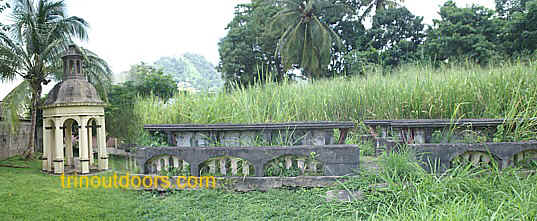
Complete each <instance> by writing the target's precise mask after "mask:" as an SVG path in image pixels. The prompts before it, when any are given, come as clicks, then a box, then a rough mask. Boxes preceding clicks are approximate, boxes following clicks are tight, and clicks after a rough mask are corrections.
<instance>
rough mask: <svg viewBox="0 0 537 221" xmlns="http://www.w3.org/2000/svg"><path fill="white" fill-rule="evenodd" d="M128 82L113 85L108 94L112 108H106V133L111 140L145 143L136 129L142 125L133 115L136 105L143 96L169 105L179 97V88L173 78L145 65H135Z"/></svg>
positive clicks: (142, 136)
mask: <svg viewBox="0 0 537 221" xmlns="http://www.w3.org/2000/svg"><path fill="white" fill-rule="evenodd" d="M127 78H128V79H129V80H128V81H126V82H124V83H121V84H119V85H112V86H111V88H110V93H108V101H109V105H108V106H107V107H106V108H105V113H106V114H105V116H106V122H107V124H106V126H107V128H106V131H108V133H109V135H110V136H113V137H119V138H122V139H124V140H126V141H127V142H128V143H131V144H132V143H135V142H136V141H145V140H146V139H144V134H140V130H139V128H137V127H136V126H137V124H136V123H135V122H139V118H138V116H136V115H135V113H134V111H133V107H134V101H135V100H136V99H137V98H138V97H144V96H156V97H158V98H159V99H161V100H163V101H167V100H169V99H170V98H171V97H172V96H173V95H174V94H175V93H176V91H177V85H176V83H175V81H174V80H173V78H172V77H171V76H170V75H166V74H164V73H163V72H162V70H160V69H156V68H154V67H152V66H149V65H146V64H144V63H141V64H139V65H133V66H132V67H131V69H130V70H129V72H128V73H127ZM126 122H128V123H126Z"/></svg>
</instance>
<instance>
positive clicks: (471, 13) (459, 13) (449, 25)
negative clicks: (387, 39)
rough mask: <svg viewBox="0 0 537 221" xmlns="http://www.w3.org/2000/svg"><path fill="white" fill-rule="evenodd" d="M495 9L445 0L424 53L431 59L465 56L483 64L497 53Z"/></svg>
mask: <svg viewBox="0 0 537 221" xmlns="http://www.w3.org/2000/svg"><path fill="white" fill-rule="evenodd" d="M493 15H494V11H493V10H490V9H487V8H485V7H483V6H476V5H472V7H470V8H458V7H457V6H456V5H455V2H453V1H451V0H450V1H447V2H446V3H444V5H443V6H442V8H440V17H441V19H440V20H436V19H435V20H433V22H434V27H433V28H430V29H429V30H428V33H427V40H426V42H425V45H424V47H425V53H426V54H427V55H428V56H429V57H431V58H433V60H445V59H449V58H451V59H460V58H463V59H464V58H468V59H470V60H472V61H475V62H477V63H481V64H486V63H488V62H489V61H491V60H492V59H493V58H494V57H495V56H496V55H497V48H496V44H495V43H496V42H497V40H498V39H497V36H498V34H499V26H498V22H497V21H496V20H495V19H494V18H493Z"/></svg>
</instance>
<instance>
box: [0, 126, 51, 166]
mask: <svg viewBox="0 0 537 221" xmlns="http://www.w3.org/2000/svg"><path fill="white" fill-rule="evenodd" d="M9 127H10V125H9V123H8V122H5V121H0V160H4V159H7V158H9V157H12V156H16V155H20V154H22V153H23V152H24V150H25V149H26V147H27V146H28V135H29V133H30V128H31V123H30V122H29V121H21V122H20V127H19V129H18V130H17V132H15V134H10V132H9V130H10V129H9ZM42 139H43V138H42V132H41V130H38V132H37V137H36V151H37V152H42V145H41V143H42Z"/></svg>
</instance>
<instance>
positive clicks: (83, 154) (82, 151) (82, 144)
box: [78, 117, 89, 174]
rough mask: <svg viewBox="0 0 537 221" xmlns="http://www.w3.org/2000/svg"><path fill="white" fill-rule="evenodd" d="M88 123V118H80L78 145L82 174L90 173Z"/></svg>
mask: <svg viewBox="0 0 537 221" xmlns="http://www.w3.org/2000/svg"><path fill="white" fill-rule="evenodd" d="M87 122H88V117H81V118H80V122H79V123H80V125H79V126H80V127H79V129H78V132H79V136H80V137H79V139H78V140H79V143H78V159H80V173H81V174H86V173H89V154H88V130H86V125H87Z"/></svg>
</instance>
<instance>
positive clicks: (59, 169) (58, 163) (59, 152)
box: [54, 118, 64, 174]
mask: <svg viewBox="0 0 537 221" xmlns="http://www.w3.org/2000/svg"><path fill="white" fill-rule="evenodd" d="M54 125H55V127H54V129H55V130H54V137H55V138H54V141H55V143H56V145H55V148H54V149H55V150H54V173H55V174H62V173H64V164H63V129H62V128H63V119H62V118H57V119H56V120H55V122H54Z"/></svg>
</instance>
